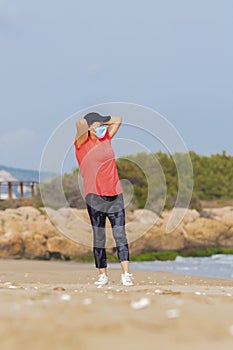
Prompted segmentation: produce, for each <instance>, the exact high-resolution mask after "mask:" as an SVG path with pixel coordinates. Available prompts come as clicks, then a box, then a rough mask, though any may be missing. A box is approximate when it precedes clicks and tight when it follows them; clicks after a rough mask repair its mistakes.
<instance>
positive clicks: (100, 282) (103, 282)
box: [94, 273, 108, 286]
mask: <svg viewBox="0 0 233 350" xmlns="http://www.w3.org/2000/svg"><path fill="white" fill-rule="evenodd" d="M94 284H97V285H99V286H104V285H106V284H108V276H107V275H106V273H101V274H100V275H99V278H98V280H97V281H95V283H94Z"/></svg>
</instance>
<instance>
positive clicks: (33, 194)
mask: <svg viewBox="0 0 233 350" xmlns="http://www.w3.org/2000/svg"><path fill="white" fill-rule="evenodd" d="M34 186H35V182H34V181H33V182H32V183H31V196H32V197H34V196H35V187H34Z"/></svg>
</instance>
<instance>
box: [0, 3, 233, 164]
mask: <svg viewBox="0 0 233 350" xmlns="http://www.w3.org/2000/svg"><path fill="white" fill-rule="evenodd" d="M232 13H233V2H232V1H231V0H221V1H219V0H175V1H174V0H151V1H148V0H144V1H140V2H138V1H131V0H128V1H127V0H118V1H114V2H113V1H109V0H108V1H107V0H106V1H102V0H99V1H88V0H85V1H79V0H66V1H59V0H50V1H48V0H46V1H45V0H40V1H37V0H34V1H31V0H20V1H18V0H0V48H1V54H0V117H1V128H0V164H2V165H8V166H14V167H18V168H25V169H38V168H39V164H40V160H41V155H42V151H43V149H44V147H45V145H46V143H47V141H48V139H49V138H50V137H51V134H52V133H53V132H54V130H55V129H56V128H57V127H58V126H59V125H60V124H61V123H64V121H66V120H67V118H69V117H70V116H72V115H74V114H75V113H78V112H79V111H85V110H86V109H87V108H90V106H95V105H99V104H103V103H109V102H125V103H131V104H136V105H141V106H145V108H150V109H152V110H154V111H157V112H158V113H160V114H161V115H162V116H164V117H165V118H166V119H167V120H168V122H169V123H171V124H172V125H173V126H174V127H175V128H176V130H177V131H178V133H179V134H180V135H181V137H182V138H183V140H184V142H185V144H186V146H187V148H188V149H190V150H194V151H195V152H196V153H199V154H205V155H210V154H213V153H221V152H222V151H223V150H226V151H227V153H228V154H231V155H233V142H232V130H233V98H232V96H233V93H232V91H233V68H232V64H233V63H232V62H233V36H232V33H233V21H232ZM110 112H111V111H110ZM123 114H124V113H123ZM122 117H123V121H124V122H125V123H127V121H128V119H127V118H128V116H127V113H126V114H125V115H122ZM131 117H132V116H131ZM131 117H130V118H131ZM130 118H129V119H130ZM137 118H139V117H138V116H136V115H135V123H137ZM143 118H144V125H145V128H147V129H150V127H151V124H150V123H151V119H150V118H147V116H146V114H145V116H144V117H143ZM130 120H131V121H132V118H131V119H130ZM126 129H127V126H124V125H123V127H122V130H121V131H119V137H121V136H122V135H123V134H125V133H126ZM129 132H130V133H132V134H134V133H137V130H136V128H135V130H129ZM74 135H75V123H74ZM66 136H67V135H65V134H64V138H65V137H66ZM69 137H70V135H69ZM71 138H72V137H71ZM141 141H142V142H143V137H142V139H141ZM72 142H73V140H72V139H71V140H70V145H71V147H72ZM158 148H159V145H158ZM124 151H125V152H127V153H128V152H129V151H131V149H130V148H129V149H127V147H124ZM70 152H71V157H70V159H71V158H72V157H73V153H72V150H71V151H70ZM122 152H123V151H122ZM119 156H120V155H119ZM68 163H69V161H68ZM73 164H75V163H74V157H73V160H71V161H70V163H69V164H68V165H67V168H69V167H70V168H72V167H73Z"/></svg>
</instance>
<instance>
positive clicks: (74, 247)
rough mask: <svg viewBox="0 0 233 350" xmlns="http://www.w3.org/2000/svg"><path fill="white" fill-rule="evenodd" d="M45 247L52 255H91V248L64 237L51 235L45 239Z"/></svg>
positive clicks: (66, 256)
mask: <svg viewBox="0 0 233 350" xmlns="http://www.w3.org/2000/svg"><path fill="white" fill-rule="evenodd" d="M47 249H48V251H49V253H50V254H51V255H52V256H53V255H54V256H59V255H60V256H61V257H64V258H74V257H77V256H87V255H92V248H91V247H90V248H89V247H85V246H82V245H79V244H78V243H75V242H73V241H71V240H70V239H67V238H65V237H62V236H60V237H52V238H49V239H48V241H47Z"/></svg>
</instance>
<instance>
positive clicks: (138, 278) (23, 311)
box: [0, 260, 233, 350]
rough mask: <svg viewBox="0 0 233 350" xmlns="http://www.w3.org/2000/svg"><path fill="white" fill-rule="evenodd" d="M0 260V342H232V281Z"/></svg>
mask: <svg viewBox="0 0 233 350" xmlns="http://www.w3.org/2000/svg"><path fill="white" fill-rule="evenodd" d="M132 272H133V275H134V283H135V285H134V286H133V287H123V286H122V285H121V284H120V280H119V278H120V273H121V271H120V267H119V269H109V271H108V274H109V279H110V283H109V285H108V286H105V287H103V288H97V286H95V285H94V284H93V282H94V280H95V278H96V276H97V270H96V269H95V268H94V266H93V265H92V264H81V263H74V262H56V261H28V260H0V349H1V350H6V349H7V350H8V349H12V350H16V349H30V350H34V349H36V350H37V349H38V350H39V349H40V350H42V349H43V350H47V349H59V350H60V349H62V350H66V349H67V350H70V349H71V350H73V349H76V350H77V349H81V350H85V349H97V350H98V349H111V350H115V349H119V348H121V349H127V350H131V349H134V350H136V349H143V350H145V349H163V350H165V349H173V350H174V349H180V350H181V349H189V350H192V349H205V350H208V349H211V350H215V349H218V350H219V349H221V350H225V349H227V350H228V349H229V350H232V349H233V281H230V280H223V279H210V278H203V277H193V276H189V275H177V274H171V273H163V272H151V271H136V270H135V271H132Z"/></svg>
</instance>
